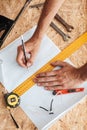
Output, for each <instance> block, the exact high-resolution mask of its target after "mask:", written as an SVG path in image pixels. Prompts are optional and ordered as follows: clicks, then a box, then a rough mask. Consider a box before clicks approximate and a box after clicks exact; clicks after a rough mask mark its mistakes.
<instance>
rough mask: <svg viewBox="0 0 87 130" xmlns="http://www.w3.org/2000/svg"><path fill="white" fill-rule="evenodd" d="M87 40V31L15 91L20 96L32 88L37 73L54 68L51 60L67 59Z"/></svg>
mask: <svg viewBox="0 0 87 130" xmlns="http://www.w3.org/2000/svg"><path fill="white" fill-rule="evenodd" d="M86 42H87V32H86V33H84V34H82V35H81V36H80V37H79V38H78V39H76V40H75V41H74V42H72V43H71V44H70V45H69V46H68V47H66V48H65V49H64V50H63V51H62V52H60V53H59V54H57V55H56V56H55V57H54V58H53V59H51V60H50V61H49V62H48V63H47V64H45V65H44V66H43V67H42V68H40V69H39V70H38V71H37V72H36V73H34V74H33V75H32V76H30V77H29V78H28V79H27V80H25V81H24V82H23V83H21V84H20V85H19V86H18V87H17V88H16V89H14V90H13V93H16V94H18V95H19V96H21V95H23V94H24V93H25V92H26V91H27V90H28V89H30V88H31V87H32V86H33V85H34V84H35V83H34V82H33V79H34V78H35V75H36V74H38V73H40V72H44V71H50V70H52V69H53V66H51V65H50V63H51V62H54V61H57V60H65V59H66V58H68V57H69V56H70V55H71V54H72V53H74V52H75V51H76V50H78V49H79V48H80V47H81V46H82V45H83V44H84V43H86Z"/></svg>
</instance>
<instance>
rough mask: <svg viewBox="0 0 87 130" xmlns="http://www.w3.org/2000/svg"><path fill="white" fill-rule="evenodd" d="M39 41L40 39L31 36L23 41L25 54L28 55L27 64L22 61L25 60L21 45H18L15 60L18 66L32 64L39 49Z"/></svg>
mask: <svg viewBox="0 0 87 130" xmlns="http://www.w3.org/2000/svg"><path fill="white" fill-rule="evenodd" d="M40 42H41V40H40V39H34V38H31V39H30V40H29V41H27V42H26V43H25V50H26V55H30V58H28V57H27V64H25V62H24V61H25V60H24V53H23V49H22V46H18V49H17V58H16V60H17V62H18V64H19V65H20V66H22V67H25V68H26V67H30V66H31V65H32V64H33V62H34V60H35V58H36V55H37V53H38V50H39V46H40Z"/></svg>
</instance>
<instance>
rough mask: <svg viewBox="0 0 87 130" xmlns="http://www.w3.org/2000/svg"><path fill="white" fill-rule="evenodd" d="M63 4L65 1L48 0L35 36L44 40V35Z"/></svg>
mask: <svg viewBox="0 0 87 130" xmlns="http://www.w3.org/2000/svg"><path fill="white" fill-rule="evenodd" d="M63 2H64V0H46V2H45V5H44V7H43V10H42V14H41V16H40V19H39V22H38V25H37V29H36V31H35V33H34V36H36V37H37V38H41V39H42V38H43V36H44V33H45V32H46V30H47V28H48V26H49V24H50V23H51V21H52V19H53V17H54V16H55V14H56V13H57V11H58V9H59V8H60V7H61V5H62V3H63Z"/></svg>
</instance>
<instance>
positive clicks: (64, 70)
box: [34, 61, 83, 90]
mask: <svg viewBox="0 0 87 130" xmlns="http://www.w3.org/2000/svg"><path fill="white" fill-rule="evenodd" d="M51 65H52V66H54V67H57V66H60V67H61V69H59V70H53V71H50V72H43V73H40V74H38V75H37V76H36V78H35V79H34V82H35V83H37V85H38V86H44V87H45V89H47V90H56V89H66V88H74V87H76V86H78V85H80V83H82V82H83V80H82V79H81V75H80V72H79V69H77V68H74V67H73V66H72V65H70V64H68V63H66V62H62V61H56V62H54V63H52V64H51Z"/></svg>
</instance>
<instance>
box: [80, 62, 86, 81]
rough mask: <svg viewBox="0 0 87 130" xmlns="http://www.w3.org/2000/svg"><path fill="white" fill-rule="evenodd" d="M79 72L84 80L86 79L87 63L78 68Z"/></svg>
mask: <svg viewBox="0 0 87 130" xmlns="http://www.w3.org/2000/svg"><path fill="white" fill-rule="evenodd" d="M79 73H80V75H81V78H82V79H83V80H84V81H87V63H86V64H85V65H83V66H82V67H81V68H79Z"/></svg>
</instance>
